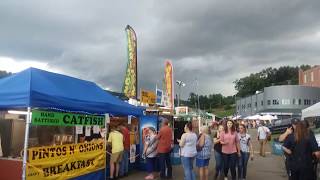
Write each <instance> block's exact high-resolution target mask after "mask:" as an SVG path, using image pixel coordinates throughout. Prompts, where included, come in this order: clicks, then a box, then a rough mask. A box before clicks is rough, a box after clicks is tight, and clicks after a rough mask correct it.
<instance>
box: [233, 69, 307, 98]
mask: <svg viewBox="0 0 320 180" xmlns="http://www.w3.org/2000/svg"><path fill="white" fill-rule="evenodd" d="M310 68H311V66H310V65H301V66H300V67H291V66H282V67H279V68H272V67H269V68H266V69H264V70H262V71H260V72H258V73H252V74H250V75H249V76H246V77H243V78H240V79H237V80H235V81H234V85H235V89H236V90H237V97H245V96H249V95H252V94H254V93H255V92H256V91H261V90H263V88H264V87H268V86H272V85H284V84H292V85H296V84H298V83H299V69H302V70H307V69H310Z"/></svg>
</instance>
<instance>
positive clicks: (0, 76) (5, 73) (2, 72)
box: [0, 70, 12, 78]
mask: <svg viewBox="0 0 320 180" xmlns="http://www.w3.org/2000/svg"><path fill="white" fill-rule="evenodd" d="M11 74H12V73H11V72H7V71H2V70H0V78H3V77H6V76H9V75H11Z"/></svg>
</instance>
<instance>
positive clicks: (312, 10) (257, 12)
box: [0, 0, 320, 98]
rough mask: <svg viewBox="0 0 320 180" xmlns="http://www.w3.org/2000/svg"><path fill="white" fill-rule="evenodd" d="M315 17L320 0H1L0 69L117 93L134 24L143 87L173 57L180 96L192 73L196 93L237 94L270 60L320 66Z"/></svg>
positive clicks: (158, 77) (319, 30) (271, 63)
mask: <svg viewBox="0 0 320 180" xmlns="http://www.w3.org/2000/svg"><path fill="white" fill-rule="evenodd" d="M319 18H320V1H319V0H268V1H259V0H241V1H238V0H199V1H191V0H189V1H187V0H171V1H154V0H139V1H122V0H117V1H106V0H99V1H98V0H91V1H88V0H54V1H49V0H28V1H19V0H1V1H0V70H7V71H12V72H17V71H20V70H22V69H25V68H26V67H28V66H35V67H39V68H42V69H46V70H50V71H54V72H59V73H64V74H67V75H71V76H75V77H78V78H82V79H86V80H90V81H94V82H96V83H97V84H99V85H100V86H102V87H103V88H108V89H111V90H114V91H120V90H121V88H122V83H123V79H124V72H125V68H126V64H127V58H126V57H127V49H126V34H125V31H124V28H125V27H126V25H127V24H129V25H131V26H132V27H133V28H134V29H135V31H136V33H137V37H138V68H139V70H138V71H139V72H138V73H139V76H138V77H139V87H140V88H145V89H150V90H151V89H155V85H156V84H157V83H158V85H161V80H162V77H163V76H164V75H163V73H164V62H165V59H170V60H172V62H173V65H174V78H175V79H176V80H182V81H184V82H185V83H186V85H187V86H186V87H184V88H183V89H182V93H183V97H184V98H186V97H187V96H188V94H189V93H190V92H191V91H195V89H196V87H195V84H196V83H195V79H198V81H199V83H198V84H199V85H198V90H199V93H200V94H209V93H222V94H224V95H233V94H234V93H235V90H234V84H233V81H235V80H236V79H238V78H241V77H244V76H246V75H249V74H250V73H255V72H259V71H260V70H262V69H264V68H267V67H279V66H282V65H293V66H296V65H300V64H310V65H315V64H320V20H319ZM176 89H177V88H176Z"/></svg>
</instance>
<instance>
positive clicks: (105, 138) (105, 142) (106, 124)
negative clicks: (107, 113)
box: [104, 118, 109, 179]
mask: <svg viewBox="0 0 320 180" xmlns="http://www.w3.org/2000/svg"><path fill="white" fill-rule="evenodd" d="M108 124H109V123H108V122H107V118H105V121H104V127H105V129H106V130H105V135H104V145H105V146H104V148H105V160H104V162H105V171H104V173H105V179H109V177H107V174H108V172H107V165H108V164H107V156H108V153H107V151H108V148H107V145H108V143H107V135H108Z"/></svg>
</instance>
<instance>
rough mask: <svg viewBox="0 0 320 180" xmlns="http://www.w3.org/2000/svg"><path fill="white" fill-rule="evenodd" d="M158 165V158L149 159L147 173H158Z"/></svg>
mask: <svg viewBox="0 0 320 180" xmlns="http://www.w3.org/2000/svg"><path fill="white" fill-rule="evenodd" d="M156 163H157V157H153V158H148V157H147V172H148V173H149V174H151V173H153V172H155V171H156Z"/></svg>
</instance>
